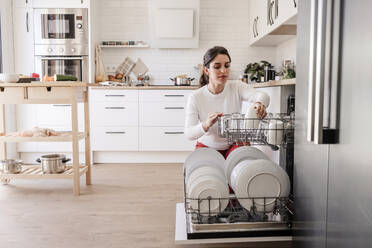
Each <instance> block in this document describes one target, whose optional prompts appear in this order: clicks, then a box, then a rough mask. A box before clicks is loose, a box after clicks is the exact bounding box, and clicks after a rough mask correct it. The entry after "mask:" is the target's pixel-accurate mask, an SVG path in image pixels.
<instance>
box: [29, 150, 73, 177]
mask: <svg viewBox="0 0 372 248" xmlns="http://www.w3.org/2000/svg"><path fill="white" fill-rule="evenodd" d="M70 160H71V159H69V158H68V159H66V156H65V155H63V154H48V155H43V156H41V157H40V158H38V159H36V162H38V163H40V164H41V168H42V170H43V173H44V174H56V173H62V172H64V171H65V169H66V162H68V161H70Z"/></svg>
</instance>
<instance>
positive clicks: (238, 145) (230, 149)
mask: <svg viewBox="0 0 372 248" xmlns="http://www.w3.org/2000/svg"><path fill="white" fill-rule="evenodd" d="M244 145H249V144H234V145H231V146H230V147H229V148H228V149H226V150H219V151H218V152H219V153H221V154H222V156H223V157H224V158H227V156H229V154H230V153H231V152H232V151H234V150H235V149H236V148H238V147H240V146H244ZM202 147H208V146H206V145H204V144H203V143H200V142H196V145H195V150H196V149H199V148H202Z"/></svg>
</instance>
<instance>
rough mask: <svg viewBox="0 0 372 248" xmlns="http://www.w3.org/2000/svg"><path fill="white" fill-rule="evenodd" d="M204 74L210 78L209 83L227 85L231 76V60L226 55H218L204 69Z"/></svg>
mask: <svg viewBox="0 0 372 248" xmlns="http://www.w3.org/2000/svg"><path fill="white" fill-rule="evenodd" d="M204 72H205V73H206V74H207V75H208V76H209V82H211V83H214V84H223V85H225V83H226V81H227V79H228V77H229V75H230V59H229V57H228V56H227V55H225V54H218V55H217V56H216V57H215V58H214V59H213V60H212V62H211V63H210V64H209V68H207V67H204Z"/></svg>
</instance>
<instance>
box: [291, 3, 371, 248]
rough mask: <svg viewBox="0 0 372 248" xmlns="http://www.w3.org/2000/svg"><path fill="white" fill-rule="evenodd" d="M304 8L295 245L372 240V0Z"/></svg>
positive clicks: (317, 247)
mask: <svg viewBox="0 0 372 248" xmlns="http://www.w3.org/2000/svg"><path fill="white" fill-rule="evenodd" d="M298 7H299V9H298V23H297V80H296V110H295V112H296V131H295V137H296V140H295V147H294V197H295V201H294V203H295V211H296V215H295V222H294V234H295V237H294V245H295V247H301V248H310V247H311V248H324V247H327V248H333V247H334V248H336V247H337V248H343V247H345V248H346V247H347V248H349V247H354V248H362V247H363V248H365V247H371V244H372V235H371V234H372V231H371V230H372V197H371V195H372V183H371V175H372V166H371V161H372V152H371V148H370V146H371V138H372V131H371V128H370V127H369V125H370V123H372V115H371V106H372V98H371V91H372V86H371V81H372V70H371V68H370V64H369V61H370V59H371V58H372V49H371V44H372V32H371V25H372V15H371V14H370V10H371V9H372V2H371V1H362V0H355V1H346V0H343V1H340V0H338V1H336V0H328V1H326V0H312V1H300V2H299V4H298ZM309 58H310V59H309ZM313 128H314V129H313ZM332 143H333V144H332ZM298 213H300V214H298Z"/></svg>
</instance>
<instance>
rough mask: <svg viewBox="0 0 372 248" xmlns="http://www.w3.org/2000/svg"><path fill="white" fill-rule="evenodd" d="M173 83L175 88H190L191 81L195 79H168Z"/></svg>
mask: <svg viewBox="0 0 372 248" xmlns="http://www.w3.org/2000/svg"><path fill="white" fill-rule="evenodd" d="M169 79H170V80H172V81H173V82H174V85H176V86H190V85H191V81H192V80H194V79H195V78H188V77H175V78H169Z"/></svg>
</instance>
